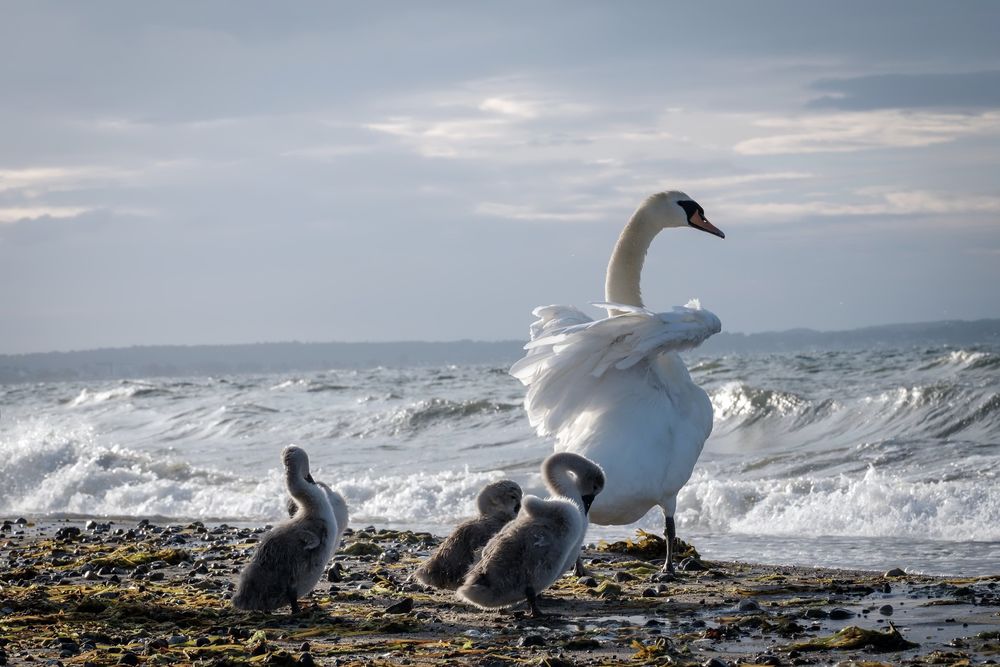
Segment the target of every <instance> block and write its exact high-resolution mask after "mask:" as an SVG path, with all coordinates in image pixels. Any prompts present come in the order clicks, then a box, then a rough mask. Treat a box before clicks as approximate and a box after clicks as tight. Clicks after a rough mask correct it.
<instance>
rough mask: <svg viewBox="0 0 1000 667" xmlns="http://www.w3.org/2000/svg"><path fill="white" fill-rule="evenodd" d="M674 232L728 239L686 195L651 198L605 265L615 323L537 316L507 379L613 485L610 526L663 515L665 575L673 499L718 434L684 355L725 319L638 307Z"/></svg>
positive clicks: (566, 313) (603, 520) (563, 442)
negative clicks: (661, 246)
mask: <svg viewBox="0 0 1000 667" xmlns="http://www.w3.org/2000/svg"><path fill="white" fill-rule="evenodd" d="M667 227H694V228H695V229H700V230H701V231H705V232H709V233H710V234H715V235H716V236H719V237H721V238H725V235H724V234H723V233H722V232H721V231H719V230H718V229H716V227H715V226H713V225H712V224H711V223H710V222H709V221H708V220H706V219H705V214H704V211H703V210H702V208H701V206H699V205H698V204H697V203H696V202H695V201H694V200H692V199H691V198H690V197H688V196H687V195H685V194H684V193H683V192H677V191H671V192H661V193H659V194H655V195H653V196H651V197H649V198H648V199H647V200H646V201H644V202H643V203H642V205H641V206H639V208H638V209H637V210H636V211H635V213H633V214H632V218H631V219H630V220H629V221H628V224H627V225H626V226H625V229H624V231H622V233H621V236H620V237H619V238H618V243H617V244H616V245H615V249H614V252H613V253H612V255H611V261H610V262H609V264H608V271H607V282H606V285H605V291H606V293H605V296H606V299H607V301H608V303H604V304H596V305H600V306H602V307H604V308H606V309H607V310H608V315H609V316H608V317H606V318H604V319H599V320H596V321H594V320H591V318H589V317H588V316H586V315H584V314H583V313H582V312H580V311H579V310H577V309H576V308H573V307H571V306H544V307H541V308H537V309H535V311H534V314H535V315H536V316H537V317H538V318H539V319H538V320H537V321H536V322H535V323H534V324H532V326H531V342H530V343H528V344H527V345H526V346H525V349H527V350H528V354H527V355H526V356H525V357H524V358H523V359H521V360H520V361H518V362H517V363H516V364H514V366H513V367H511V370H510V373H511V375H513V376H514V377H516V378H517V379H519V380H520V381H521V382H522V383H523V384H525V385H526V386H527V387H528V392H527V396H526V397H525V402H524V405H525V408H526V410H527V412H528V418H529V420H530V422H531V425H532V426H534V427H535V429H536V430H537V432H538V434H539V435H542V436H550V435H551V436H555V438H556V444H555V449H556V451H570V452H577V453H579V454H582V455H584V456H586V457H587V458H589V459H591V460H592V461H595V462H596V463H599V464H600V465H601V467H602V468H603V469H604V473H605V475H606V476H607V486H606V488H605V490H604V492H603V493H602V494H601V495H600V497H599V498H598V499H597V500H596V501H595V502H594V505H593V507H591V509H590V520H591V521H593V522H594V523H598V524H603V525H622V524H627V523H632V522H633V521H637V520H638V519H640V518H641V517H642V516H643V515H644V514H646V512H647V511H649V509H650V508H651V507H653V506H655V505H659V506H660V507H661V508H663V514H664V519H665V521H664V523H665V531H664V532H665V533H666V538H667V558H666V561H665V562H664V564H663V567H664V570H666V571H673V562H672V557H673V544H674V538H675V536H676V529H675V526H674V512H675V510H676V507H677V493H678V491H680V489H681V487H682V486H684V484H685V483H686V482H687V481H688V478H690V476H691V471H692V470H693V468H694V464H695V462H696V461H697V460H698V456H699V455H700V454H701V450H702V447H703V446H704V444H705V440H706V439H707V438H708V436H709V434H710V433H711V432H712V403H711V401H710V400H709V398H708V395H707V394H706V393H705V391H704V390H703V389H701V387H699V386H697V385H696V384H694V383H693V382H692V381H691V376H690V375H689V374H688V370H687V367H686V366H685V365H684V362H683V361H682V360H681V358H680V357H679V356H678V355H677V352H678V351H679V350H683V349H688V348H692V347H695V346H697V345H699V344H700V343H701V342H702V341H704V340H705V339H706V338H708V337H709V336H711V335H712V334H714V333H718V332H719V331H720V330H721V328H722V325H721V324H720V322H719V319H718V318H717V317H716V316H715V315H713V314H712V313H710V312H709V311H707V310H702V309H701V308H700V306H699V305H698V304H697V303H692V304H688V306H687V307H676V308H674V309H673V310H672V311H671V312H669V313H653V312H651V311H649V310H646V309H645V308H644V307H643V304H642V297H641V295H640V292H639V276H640V273H641V271H642V264H643V260H644V259H645V256H646V251H647V249H648V248H649V245H650V243H652V241H653V238H654V237H655V236H656V235H657V234H658V233H659V232H660V231H661V230H663V229H665V228H667Z"/></svg>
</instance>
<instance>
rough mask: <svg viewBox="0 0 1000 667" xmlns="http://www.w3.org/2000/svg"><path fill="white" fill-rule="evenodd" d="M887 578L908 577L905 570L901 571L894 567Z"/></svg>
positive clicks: (887, 573) (886, 574)
mask: <svg viewBox="0 0 1000 667" xmlns="http://www.w3.org/2000/svg"><path fill="white" fill-rule="evenodd" d="M885 576H887V577H905V576H906V572H905V571H903V570H901V569H899V568H898V567H894V568H892V569H891V570H889V571H888V572H886V573H885Z"/></svg>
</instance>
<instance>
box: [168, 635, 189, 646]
mask: <svg viewBox="0 0 1000 667" xmlns="http://www.w3.org/2000/svg"><path fill="white" fill-rule="evenodd" d="M187 640H188V636H187V635H171V636H170V637H167V644H169V645H170V646H176V645H177V644H183V643H185V642H187Z"/></svg>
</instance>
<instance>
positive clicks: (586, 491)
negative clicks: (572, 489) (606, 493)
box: [573, 459, 604, 514]
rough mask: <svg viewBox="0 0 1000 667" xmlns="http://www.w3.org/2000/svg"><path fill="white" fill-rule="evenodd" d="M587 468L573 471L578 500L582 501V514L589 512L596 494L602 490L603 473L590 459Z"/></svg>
mask: <svg viewBox="0 0 1000 667" xmlns="http://www.w3.org/2000/svg"><path fill="white" fill-rule="evenodd" d="M587 463H589V464H590V465H589V466H584V467H582V468H581V469H577V470H574V471H573V474H574V475H575V476H576V487H577V488H578V489H580V499H581V500H583V512H584V514H587V513H588V512H590V506H591V505H592V504H593V502H594V498H596V497H597V494H598V493H600V492H601V491H603V490H604V471H603V470H601V466H599V465H597V464H596V463H594V462H593V461H591V460H590V459H587Z"/></svg>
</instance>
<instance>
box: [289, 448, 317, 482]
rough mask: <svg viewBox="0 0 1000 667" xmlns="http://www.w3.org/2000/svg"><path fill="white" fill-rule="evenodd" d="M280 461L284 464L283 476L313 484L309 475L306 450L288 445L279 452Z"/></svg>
mask: <svg viewBox="0 0 1000 667" xmlns="http://www.w3.org/2000/svg"><path fill="white" fill-rule="evenodd" d="M281 461H282V463H284V464H285V476H286V477H287V478H289V479H304V480H305V481H307V482H309V483H310V484H315V483H316V482H315V481H313V478H312V475H311V474H309V455H308V454H306V450H304V449H302V448H301V447H296V446H295V445H288V446H287V447H285V448H284V449H283V450H281Z"/></svg>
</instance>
